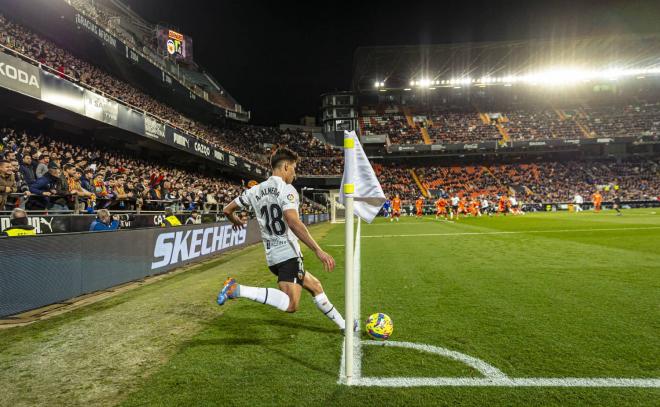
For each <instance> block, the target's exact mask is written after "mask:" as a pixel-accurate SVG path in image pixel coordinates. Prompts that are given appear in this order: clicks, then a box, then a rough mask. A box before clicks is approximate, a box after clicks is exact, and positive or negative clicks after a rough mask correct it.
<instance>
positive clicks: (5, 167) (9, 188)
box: [0, 160, 17, 210]
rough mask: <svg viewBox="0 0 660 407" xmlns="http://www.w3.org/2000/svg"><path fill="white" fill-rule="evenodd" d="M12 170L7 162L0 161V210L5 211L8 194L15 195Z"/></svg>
mask: <svg viewBox="0 0 660 407" xmlns="http://www.w3.org/2000/svg"><path fill="white" fill-rule="evenodd" d="M16 190H17V189H16V179H15V178H14V169H13V167H12V166H11V163H10V162H9V161H5V160H1V161H0V210H5V205H6V204H7V198H8V197H9V194H13V193H16Z"/></svg>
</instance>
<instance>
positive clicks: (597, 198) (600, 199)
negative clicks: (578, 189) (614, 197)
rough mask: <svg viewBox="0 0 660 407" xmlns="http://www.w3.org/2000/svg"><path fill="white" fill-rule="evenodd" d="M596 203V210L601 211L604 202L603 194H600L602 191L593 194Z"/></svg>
mask: <svg viewBox="0 0 660 407" xmlns="http://www.w3.org/2000/svg"><path fill="white" fill-rule="evenodd" d="M591 198H592V200H593V204H594V211H596V212H600V206H601V204H602V203H603V196H602V195H601V194H600V192H598V191H596V192H595V193H594V194H593V195H592V196H591Z"/></svg>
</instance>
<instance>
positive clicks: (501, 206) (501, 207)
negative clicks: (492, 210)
mask: <svg viewBox="0 0 660 407" xmlns="http://www.w3.org/2000/svg"><path fill="white" fill-rule="evenodd" d="M508 202H509V198H507V197H506V195H502V196H501V197H500V200H499V202H498V203H497V213H498V214H500V213H503V214H504V215H505V216H506V212H507V204H508Z"/></svg>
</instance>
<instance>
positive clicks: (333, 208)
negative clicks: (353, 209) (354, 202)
mask: <svg viewBox="0 0 660 407" xmlns="http://www.w3.org/2000/svg"><path fill="white" fill-rule="evenodd" d="M345 221H346V208H344V205H342V204H341V203H339V190H338V189H333V190H331V191H330V222H332V223H344V222H345Z"/></svg>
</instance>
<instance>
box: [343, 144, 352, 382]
mask: <svg viewBox="0 0 660 407" xmlns="http://www.w3.org/2000/svg"><path fill="white" fill-rule="evenodd" d="M354 162H355V140H354V139H353V138H352V137H351V136H350V134H349V133H347V132H344V177H343V178H342V184H343V185H342V188H341V193H342V194H343V201H344V202H343V204H344V207H345V208H346V212H345V213H346V215H345V218H346V223H345V231H346V238H345V245H344V249H345V250H344V252H345V254H344V256H345V259H344V261H345V273H346V275H345V286H346V287H345V290H346V291H345V294H344V295H345V298H346V309H345V310H344V312H345V313H346V329H345V330H344V340H345V346H344V357H345V360H344V366H345V369H346V371H345V372H344V375H345V376H346V384H349V385H350V384H351V380H352V379H353V360H354V356H355V355H354V352H353V340H354V339H355V335H354V334H353V325H354V324H355V322H354V321H355V315H354V313H353V305H354V304H353V300H354V297H353V261H354V259H353V242H354V239H353V220H354V216H353V199H354V197H353V194H354V193H355V165H351V163H354Z"/></svg>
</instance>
